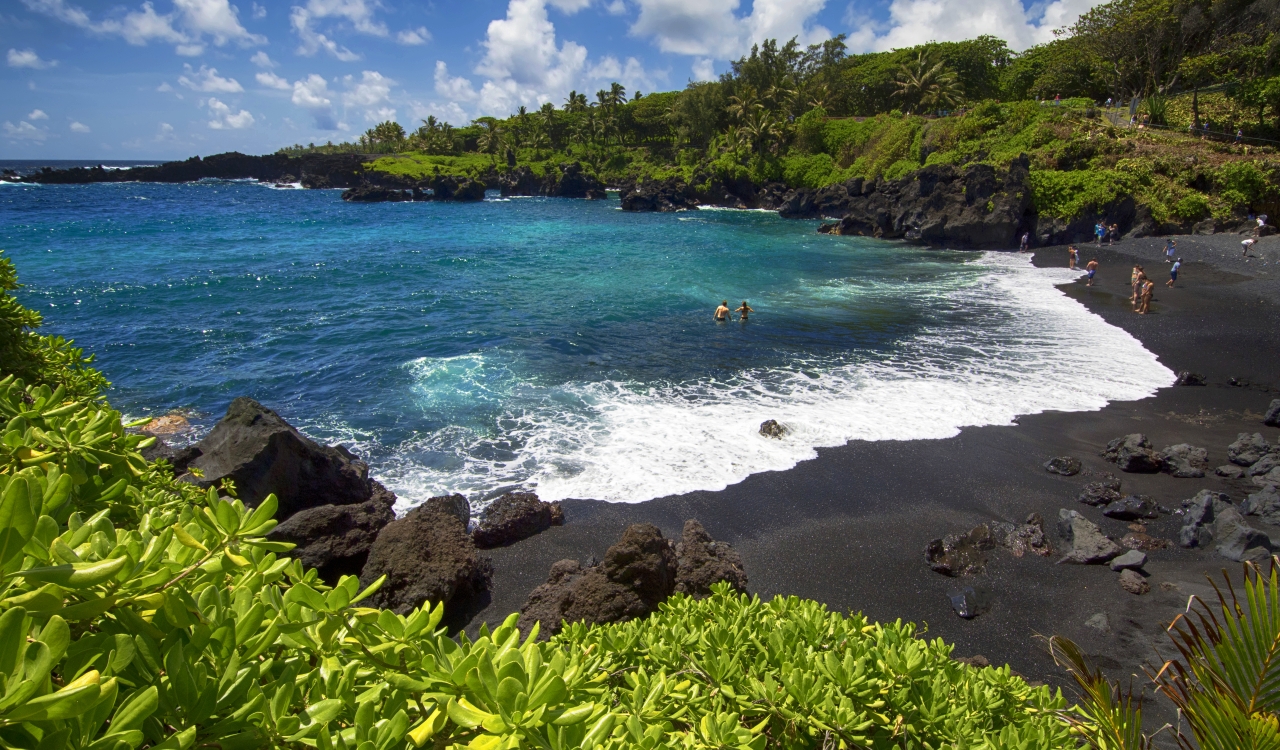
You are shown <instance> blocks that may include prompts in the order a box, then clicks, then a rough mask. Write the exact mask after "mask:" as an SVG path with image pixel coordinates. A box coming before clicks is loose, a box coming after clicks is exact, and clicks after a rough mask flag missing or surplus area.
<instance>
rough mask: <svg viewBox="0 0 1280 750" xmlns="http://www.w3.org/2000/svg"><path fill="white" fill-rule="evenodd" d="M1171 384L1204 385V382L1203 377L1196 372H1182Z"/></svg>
mask: <svg viewBox="0 0 1280 750" xmlns="http://www.w3.org/2000/svg"><path fill="white" fill-rule="evenodd" d="M1173 384H1174V385H1204V384H1205V380H1204V376H1203V375H1201V374H1200V373H1198V372H1190V371H1189V370H1183V371H1182V372H1180V373H1178V377H1177V379H1176V380H1174V381H1173Z"/></svg>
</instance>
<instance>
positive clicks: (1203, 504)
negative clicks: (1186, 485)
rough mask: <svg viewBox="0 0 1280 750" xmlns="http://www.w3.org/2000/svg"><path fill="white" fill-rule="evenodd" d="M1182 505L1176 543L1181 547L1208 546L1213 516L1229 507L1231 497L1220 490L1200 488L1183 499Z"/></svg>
mask: <svg viewBox="0 0 1280 750" xmlns="http://www.w3.org/2000/svg"><path fill="white" fill-rule="evenodd" d="M1182 507H1183V508H1185V509H1186V511H1185V513H1184V514H1183V516H1182V528H1181V529H1180V530H1179V531H1178V543H1179V544H1181V545H1182V546H1183V547H1208V546H1209V544H1210V543H1211V542H1212V541H1213V533H1214V532H1213V528H1212V524H1213V519H1214V516H1215V514H1217V513H1218V512H1219V511H1221V510H1223V509H1225V508H1229V507H1231V498H1229V497H1228V496H1227V495H1225V494H1223V493H1221V492H1213V491H1212V490H1200V492H1198V493H1196V496H1195V497H1193V498H1191V499H1190V500H1183V501H1182Z"/></svg>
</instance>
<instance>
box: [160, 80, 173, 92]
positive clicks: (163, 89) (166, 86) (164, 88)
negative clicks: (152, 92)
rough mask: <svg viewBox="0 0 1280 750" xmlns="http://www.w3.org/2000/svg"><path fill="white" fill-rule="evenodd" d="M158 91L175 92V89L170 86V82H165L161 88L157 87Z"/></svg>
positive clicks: (161, 84)
mask: <svg viewBox="0 0 1280 750" xmlns="http://www.w3.org/2000/svg"><path fill="white" fill-rule="evenodd" d="M156 91H165V92H167V91H173V87H172V86H170V85H169V82H168V81H163V82H161V83H160V85H159V86H156Z"/></svg>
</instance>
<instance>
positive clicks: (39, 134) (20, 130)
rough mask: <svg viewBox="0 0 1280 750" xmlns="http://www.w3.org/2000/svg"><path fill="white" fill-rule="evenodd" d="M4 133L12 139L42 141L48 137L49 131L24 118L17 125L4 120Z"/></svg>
mask: <svg viewBox="0 0 1280 750" xmlns="http://www.w3.org/2000/svg"><path fill="white" fill-rule="evenodd" d="M4 134H5V137H6V138H9V139H10V140H14V141H36V142H43V141H44V139H45V138H48V137H49V133H48V132H47V131H46V130H45V129H44V128H37V127H36V126H35V125H32V124H31V123H29V122H27V121H26V120H22V121H20V122H18V124H17V125H14V124H13V123H11V122H9V121H8V120H5V123H4Z"/></svg>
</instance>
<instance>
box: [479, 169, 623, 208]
mask: <svg viewBox="0 0 1280 750" xmlns="http://www.w3.org/2000/svg"><path fill="white" fill-rule="evenodd" d="M497 183H498V189H499V190H501V191H502V195H503V196H511V195H540V196H546V197H549V198H587V199H589V200H601V199H603V198H604V197H605V195H606V193H605V187H604V183H602V182H600V180H598V179H597V178H596V177H595V175H592V174H588V173H587V172H586V171H585V170H583V168H582V162H576V161H575V162H566V163H563V164H560V165H559V166H558V167H554V168H549V169H548V170H547V171H546V173H545V174H543V175H537V174H535V173H534V171H533V170H532V169H529V168H528V167H516V168H515V169H509V170H507V171H506V172H503V173H502V174H501V175H498V177H497Z"/></svg>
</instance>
